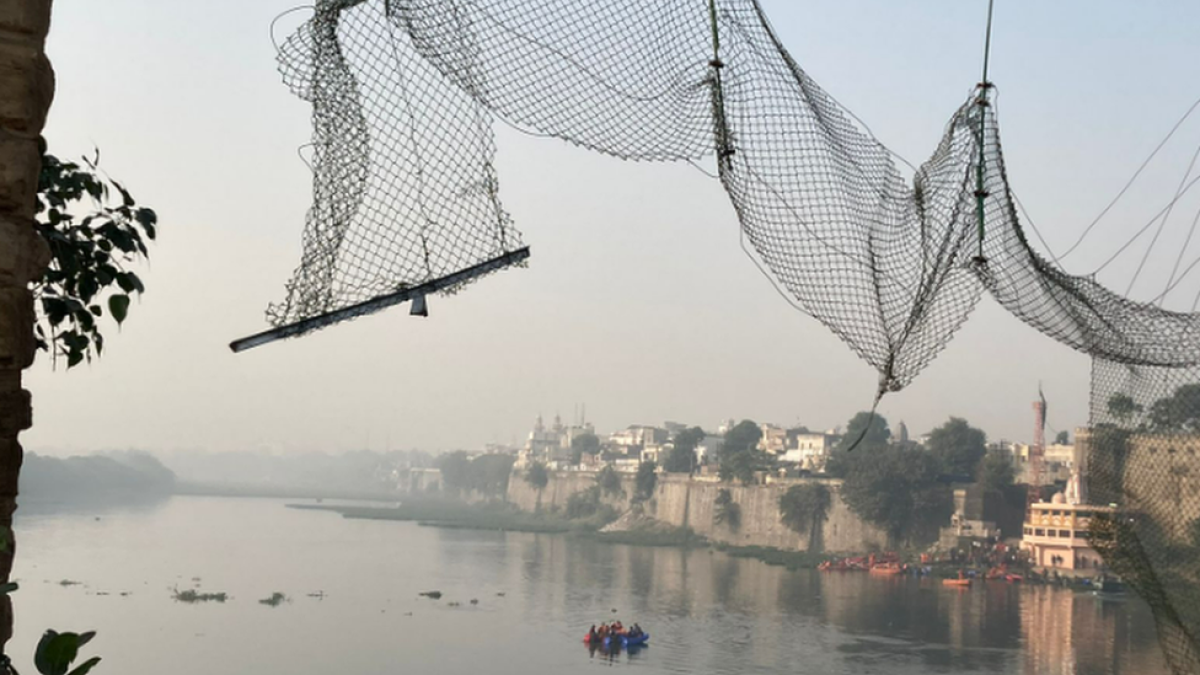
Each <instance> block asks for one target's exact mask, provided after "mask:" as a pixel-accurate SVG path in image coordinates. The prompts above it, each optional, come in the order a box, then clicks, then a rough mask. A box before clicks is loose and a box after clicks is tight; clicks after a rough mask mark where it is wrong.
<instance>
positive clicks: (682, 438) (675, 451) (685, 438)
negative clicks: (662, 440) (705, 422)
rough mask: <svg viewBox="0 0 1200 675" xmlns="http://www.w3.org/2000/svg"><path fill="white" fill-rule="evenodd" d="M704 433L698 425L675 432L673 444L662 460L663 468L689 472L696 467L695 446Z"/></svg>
mask: <svg viewBox="0 0 1200 675" xmlns="http://www.w3.org/2000/svg"><path fill="white" fill-rule="evenodd" d="M705 436H706V434H705V433H704V430H703V429H701V428H700V427H692V428H691V429H684V430H683V431H681V432H679V433H677V434H675V440H674V445H673V447H672V448H671V452H670V453H668V454H667V461H665V462H663V469H664V470H665V471H668V472H670V473H691V472H692V471H693V470H695V468H696V446H698V445H700V442H701V441H703V440H704V437H705Z"/></svg>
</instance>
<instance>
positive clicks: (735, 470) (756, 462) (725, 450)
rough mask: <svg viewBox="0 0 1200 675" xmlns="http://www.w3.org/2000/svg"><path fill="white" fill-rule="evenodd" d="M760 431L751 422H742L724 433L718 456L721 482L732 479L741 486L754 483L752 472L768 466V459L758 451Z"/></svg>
mask: <svg viewBox="0 0 1200 675" xmlns="http://www.w3.org/2000/svg"><path fill="white" fill-rule="evenodd" d="M760 439H762V429H760V428H759V426H758V424H757V423H755V422H753V421H751V420H742V421H741V422H738V423H737V424H736V425H735V426H734V427H733V428H731V429H729V430H728V431H726V432H725V443H724V444H723V445H722V446H721V452H720V454H719V459H720V467H719V468H718V471H717V473H718V475H719V476H720V477H721V480H723V481H729V480H732V479H734V478H736V479H738V480H740V481H741V482H742V483H743V484H749V483H751V482H753V481H754V472H755V471H761V470H763V469H766V468H768V467H769V466H770V458H768V457H767V455H766V453H764V452H762V451H761V450H759V449H758V441H759V440H760Z"/></svg>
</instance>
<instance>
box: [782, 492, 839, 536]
mask: <svg viewBox="0 0 1200 675" xmlns="http://www.w3.org/2000/svg"><path fill="white" fill-rule="evenodd" d="M832 503H833V500H832V498H831V497H830V494H829V488H827V487H825V486H824V485H823V484H821V483H806V484H804V485H793V486H791V487H790V488H788V489H787V492H784V493H783V494H782V495H780V497H779V516H780V519H781V520H782V521H783V524H784V525H786V526H787V527H788V529H790V530H791V531H793V532H795V533H797V534H807V535H808V538H809V550H813V549H814V548H815V546H814V542H815V540H816V539H817V536H816V533H817V528H819V527H821V526H822V525H824V523H825V520H826V519H827V518H828V517H829V507H830V506H831V505H832Z"/></svg>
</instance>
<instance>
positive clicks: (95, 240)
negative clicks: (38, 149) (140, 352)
mask: <svg viewBox="0 0 1200 675" xmlns="http://www.w3.org/2000/svg"><path fill="white" fill-rule="evenodd" d="M99 163H100V154H99V152H97V153H96V156H95V157H94V158H92V159H88V158H84V160H83V165H79V164H75V163H73V162H63V161H60V160H59V159H58V158H57V157H55V156H53V155H49V154H47V155H45V156H44V157H43V158H42V171H41V174H40V177H39V181H38V217H37V229H38V233H39V234H40V235H41V236H42V238H43V239H45V240H46V243H47V244H48V245H49V247H50V265H49V267H47V268H46V270H45V272H44V273H43V275H42V277H41V279H39V280H38V281H37V282H35V285H34V295H35V297H36V298H37V301H38V306H39V309H40V311H39V317H38V322H37V324H36V327H35V328H36V334H37V345H38V348H39V349H43V350H46V351H49V352H50V354H51V356H52V357H53V358H57V357H58V356H63V357H65V358H66V359H67V368H71V367H73V366H76V365H78V364H79V363H80V362H82V361H83V360H84V359H88V360H90V359H91V358H92V356H93V354H94V355H96V356H99V355H100V354H101V353H102V352H103V350H104V335H103V334H102V333H101V332H100V325H99V323H98V319H100V318H102V317H103V316H104V313H105V311H106V310H107V311H108V313H109V315H110V316H111V317H112V318H113V320H114V321H116V322H117V324H118V325H119V324H121V323H122V322H123V321H125V317H126V315H127V313H128V312H129V305H130V295H132V294H134V293H137V294H141V293H142V292H144V291H145V290H146V289H145V286H143V284H142V281H141V279H139V278H138V276H137V274H135V273H134V272H132V271H130V270H129V269H128V265H130V264H131V263H134V262H137V261H138V260H139V259H144V258H146V257H148V255H149V251H148V250H147V248H146V240H152V239H154V237H155V236H156V232H157V229H156V225H157V223H158V216H156V215H155V213H154V211H153V210H151V209H148V208H145V207H139V206H138V205H137V203H136V202H135V201H134V199H133V196H132V195H130V194H129V191H128V190H126V189H125V188H124V187H123V186H122V185H121V184H120V183H118V182H117V181H115V180H112V179H111V178H107V177H105V176H103V175H102V174H101V173H100V170H99ZM113 193H116V195H117V196H119V197H120V199H119V203H117V202H114V201H113ZM85 202H88V206H87V207H84V203H85Z"/></svg>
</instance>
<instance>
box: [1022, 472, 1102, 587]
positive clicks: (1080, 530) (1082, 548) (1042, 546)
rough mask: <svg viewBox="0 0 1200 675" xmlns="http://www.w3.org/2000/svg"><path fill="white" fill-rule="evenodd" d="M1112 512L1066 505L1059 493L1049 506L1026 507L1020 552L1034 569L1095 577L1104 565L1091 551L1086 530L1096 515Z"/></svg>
mask: <svg viewBox="0 0 1200 675" xmlns="http://www.w3.org/2000/svg"><path fill="white" fill-rule="evenodd" d="M1112 511H1113V508H1112V507H1110V506H1095V505H1088V504H1070V503H1068V502H1067V496H1066V495H1065V494H1064V493H1062V492H1059V493H1057V494H1055V495H1054V497H1053V499H1051V500H1050V501H1049V502H1039V503H1037V504H1031V505H1030V507H1029V513H1028V515H1026V517H1025V531H1024V536H1023V537H1022V538H1021V548H1022V549H1023V550H1026V551H1028V552H1029V555H1030V558H1031V559H1032V561H1033V564H1034V565H1039V566H1041V567H1048V568H1057V569H1065V570H1080V571H1086V572H1096V573H1098V572H1099V571H1100V570H1101V568H1102V567H1103V565H1104V561H1103V560H1102V559H1101V557H1100V554H1099V553H1097V552H1096V551H1095V549H1093V548H1092V547H1091V542H1090V541H1089V538H1090V534H1089V528H1090V527H1091V522H1092V518H1093V517H1095V515H1096V514H1099V513H1112Z"/></svg>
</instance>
